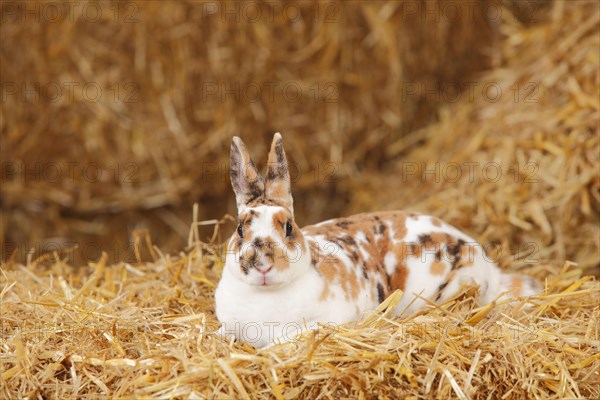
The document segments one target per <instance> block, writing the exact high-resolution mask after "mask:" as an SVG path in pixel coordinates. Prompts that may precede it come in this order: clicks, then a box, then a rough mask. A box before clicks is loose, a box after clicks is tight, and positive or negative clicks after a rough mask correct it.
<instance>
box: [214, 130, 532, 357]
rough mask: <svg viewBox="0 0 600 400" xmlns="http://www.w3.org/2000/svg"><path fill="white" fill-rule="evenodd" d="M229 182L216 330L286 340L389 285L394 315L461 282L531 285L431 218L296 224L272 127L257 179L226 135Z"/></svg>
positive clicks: (488, 286)
mask: <svg viewBox="0 0 600 400" xmlns="http://www.w3.org/2000/svg"><path fill="white" fill-rule="evenodd" d="M234 164H238V165H245V166H246V169H245V170H242V169H241V168H239V169H237V170H236V168H234V167H233V166H234ZM242 174H244V178H245V179H242V178H241V175H242ZM286 176H287V177H288V178H287V179H288V180H287V181H286V180H285V178H286ZM232 183H233V186H234V190H235V192H236V196H237V200H238V212H239V216H238V218H239V221H240V224H239V226H238V231H237V233H234V235H233V237H232V238H231V240H230V242H229V245H228V252H227V258H226V262H225V268H224V271H223V276H222V278H221V281H220V282H219V285H218V287H217V290H216V293H215V301H216V306H217V307H216V313H217V317H218V319H219V321H221V323H222V327H221V333H222V334H224V335H233V336H235V337H236V338H237V339H240V340H244V341H247V342H249V343H251V344H253V345H255V346H258V347H263V346H265V345H267V344H269V343H272V342H273V341H274V340H275V339H280V340H290V339H292V338H293V337H294V336H295V334H296V333H297V332H298V331H299V330H304V329H307V328H308V329H310V328H316V327H317V323H322V324H341V323H345V322H350V321H353V320H357V319H359V318H361V316H362V315H363V314H364V313H366V312H369V311H371V310H373V309H374V308H375V307H377V305H378V304H379V303H381V302H382V301H383V300H384V299H385V298H386V297H387V296H388V295H389V294H390V293H391V292H393V291H394V290H396V289H401V290H402V291H404V293H405V294H404V296H403V297H402V299H401V301H400V303H399V304H398V306H397V309H396V313H397V314H400V313H402V314H408V313H410V312H413V311H415V310H418V309H420V308H422V307H423V306H424V305H425V304H426V302H425V300H423V299H428V300H430V301H434V302H435V301H443V300H444V299H446V298H448V297H449V296H452V295H453V294H455V293H456V292H457V290H458V289H459V288H460V286H461V285H462V284H463V283H476V284H478V285H479V286H480V297H479V300H480V301H481V302H483V303H487V302H490V301H492V300H494V299H495V298H497V297H498V296H499V295H501V294H502V293H504V292H508V293H512V294H513V295H533V294H535V293H536V292H537V291H538V290H539V287H538V286H537V283H536V282H534V281H533V280H532V279H530V278H529V277H527V276H524V275H507V274H503V273H502V272H501V271H500V270H499V269H498V267H496V265H495V264H494V263H493V262H492V261H490V260H488V259H486V257H485V253H484V251H483V249H482V247H481V246H480V245H479V244H478V243H477V242H476V241H475V240H473V239H472V238H470V237H469V236H467V235H465V234H464V233H462V232H461V231H459V230H458V229H456V228H454V227H452V226H450V225H448V224H445V223H444V222H442V221H440V220H439V219H437V218H435V217H430V216H425V215H420V214H416V213H408V212H403V211H388V212H379V213H368V214H358V215H354V216H351V217H347V218H339V219H333V220H329V221H325V222H321V223H319V224H316V225H312V226H307V227H305V228H303V229H299V228H298V227H297V226H296V225H295V222H294V220H293V203H292V198H291V193H290V189H289V175H287V161H286V160H285V155H284V153H283V147H282V144H281V137H280V136H279V135H278V134H276V136H275V138H274V140H273V145H272V147H271V152H270V153H269V167H268V174H267V182H266V185H265V183H264V182H263V181H262V178H260V175H259V174H258V173H257V172H256V171H255V168H254V165H253V164H252V162H251V161H250V159H249V157H248V155H247V152H246V149H245V147H243V143H241V141H239V139H237V138H236V139H234V144H233V145H232ZM265 186H266V187H265Z"/></svg>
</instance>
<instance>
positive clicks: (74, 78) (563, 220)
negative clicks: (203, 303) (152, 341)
mask: <svg viewBox="0 0 600 400" xmlns="http://www.w3.org/2000/svg"><path fill="white" fill-rule="evenodd" d="M599 7H600V6H599V4H598V2H596V1H572V2H570V1H509V0H506V1H483V0H482V1H476V0H465V1H462V0H456V1H454V0H452V1H412V0H411V1H398V0H395V1H373V2H371V1H369V2H367V1H364V2H363V1H350V2H341V1H318V2H316V1H278V0H275V1H270V2H266V3H263V2H256V1H242V2H230V1H227V2H215V1H207V2H203V1H181V2H160V1H148V2H147V1H123V2H110V1H78V2H33V1H22V2H21V1H2V3H1V18H2V24H1V27H0V35H1V45H0V47H1V48H0V67H1V70H0V71H1V85H2V87H1V89H2V90H1V96H2V100H1V107H2V110H1V115H0V131H1V143H0V145H1V146H0V147H1V150H0V151H1V160H2V161H1V164H2V165H1V166H2V171H1V172H2V176H1V182H0V183H1V197H0V207H1V213H2V214H1V220H2V221H1V226H0V239H1V242H2V260H3V261H6V260H14V261H20V262H23V261H25V260H26V259H27V258H28V257H29V258H31V259H33V260H35V259H38V261H40V262H43V260H44V259H46V258H45V257H55V256H56V255H58V256H59V257H61V258H63V259H64V260H65V262H68V263H71V264H73V265H79V264H81V263H84V264H85V263H87V261H89V260H96V259H97V258H98V257H99V256H100V254H101V252H102V251H106V252H107V253H108V255H109V258H110V260H111V261H114V262H116V261H119V260H126V261H135V260H136V257H135V255H134V252H133V246H132V243H133V242H134V241H135V238H136V237H138V238H139V237H141V236H144V235H145V236H144V237H145V238H151V240H152V243H154V244H155V245H156V246H157V247H158V248H160V249H161V250H162V251H163V252H169V253H178V252H180V251H184V250H185V249H186V246H187V245H188V233H189V228H190V223H191V222H192V207H193V204H194V203H198V216H197V220H199V221H202V220H212V219H220V218H222V217H223V216H224V215H225V214H230V215H235V212H236V210H235V202H234V198H233V192H232V190H231V186H230V183H229V170H228V168H229V146H230V142H231V138H232V136H233V135H239V136H241V137H242V139H243V140H244V141H245V142H246V144H247V145H248V147H249V150H250V152H251V154H252V157H253V158H254V160H255V162H256V163H257V164H258V165H259V166H264V164H265V162H266V155H267V151H268V146H269V144H270V140H271V138H272V135H273V133H274V132H277V131H280V132H282V134H283V137H284V143H285V146H286V150H287V154H288V159H289V161H290V164H291V171H292V181H293V183H292V184H293V192H294V196H295V209H296V219H297V221H298V223H299V224H300V225H307V224H311V223H315V222H317V221H320V220H323V219H327V218H333V217H337V216H342V215H346V214H350V213H356V212H363V211H375V210H382V209H411V210H416V211H421V212H426V213H431V214H434V215H437V216H439V217H441V218H443V219H445V220H447V221H448V222H450V223H452V224H454V225H456V226H458V227H460V228H462V229H464V230H466V231H467V232H469V233H470V234H471V235H473V236H474V237H476V238H478V239H479V240H481V241H482V242H483V243H485V244H486V245H489V248H488V251H490V253H492V254H494V255H495V256H496V257H497V258H498V260H499V262H500V264H501V265H502V266H503V267H512V268H525V267H528V266H531V265H534V266H540V265H546V264H547V265H554V266H556V265H562V263H563V261H564V260H566V259H568V260H572V261H575V262H578V263H579V265H580V266H581V267H583V268H585V269H586V270H587V271H588V272H589V273H597V271H598V266H599V259H600V253H599V251H600V250H599V249H600V244H599V240H600V239H599V237H600V228H599V226H600V223H599V222H600V221H599V218H600V177H599V169H600V164H599V160H600V151H599V133H600V129H599V121H600V117H599V115H600V114H599V113H600V105H599V98H600V77H599V65H600V61H599V54H600V52H599V50H600V37H599V29H600V8H599ZM233 227H234V226H233V224H231V223H226V224H225V225H223V227H222V229H223V233H224V234H225V235H228V234H230V233H231V232H232V231H233ZM200 229H201V238H202V239H203V240H208V238H209V237H210V236H211V235H212V232H213V227H212V226H211V225H206V226H202V227H201V228H200ZM140 235H141V236H140ZM224 239H225V237H222V238H221V240H224ZM140 257H141V258H143V259H150V258H151V257H152V255H151V254H142V255H140ZM539 268H543V267H539Z"/></svg>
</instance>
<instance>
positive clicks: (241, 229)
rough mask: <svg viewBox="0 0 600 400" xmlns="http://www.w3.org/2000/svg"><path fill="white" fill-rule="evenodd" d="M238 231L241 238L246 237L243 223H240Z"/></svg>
mask: <svg viewBox="0 0 600 400" xmlns="http://www.w3.org/2000/svg"><path fill="white" fill-rule="evenodd" d="M237 233H238V235H240V237H241V238H243V237H244V227H243V226H242V224H239V225H238V228H237Z"/></svg>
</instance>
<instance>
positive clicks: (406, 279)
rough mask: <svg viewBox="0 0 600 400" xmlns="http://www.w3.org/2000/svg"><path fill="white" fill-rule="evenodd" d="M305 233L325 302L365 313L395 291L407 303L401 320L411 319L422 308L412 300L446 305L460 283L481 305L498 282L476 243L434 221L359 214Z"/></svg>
mask: <svg viewBox="0 0 600 400" xmlns="http://www.w3.org/2000/svg"><path fill="white" fill-rule="evenodd" d="M302 231H303V233H304V236H305V238H306V239H307V241H308V243H309V247H310V251H311V263H312V266H313V267H314V268H315V269H316V270H317V271H318V272H319V274H320V275H321V276H322V277H323V279H324V280H325V281H326V284H325V285H324V287H323V291H322V293H321V295H320V297H319V300H320V301H322V302H329V301H331V302H339V301H340V300H343V301H345V302H351V303H354V304H355V305H356V309H357V310H360V311H365V310H369V309H372V308H373V307H375V306H376V305H377V304H379V303H380V302H382V301H383V300H384V299H385V298H386V297H387V296H388V295H389V294H390V293H391V292H393V291H394V290H396V289H400V290H402V291H404V292H405V293H406V295H405V296H404V297H403V299H402V301H401V303H400V304H399V306H398V312H402V311H403V310H404V309H405V308H408V310H407V311H412V310H415V309H418V308H420V307H421V306H422V305H423V303H424V301H423V300H422V299H419V298H417V299H415V296H414V294H417V295H418V296H417V297H422V298H427V299H429V300H432V301H439V300H443V299H444V298H446V297H448V296H450V295H452V294H453V293H454V292H456V290H458V289H459V287H460V285H461V283H463V282H465V281H473V282H475V283H477V284H479V285H480V286H481V292H482V293H481V295H482V298H483V300H488V299H487V298H488V297H490V295H491V293H490V291H488V290H487V289H488V288H489V287H490V286H491V284H494V283H497V282H498V280H499V279H500V272H499V270H498V269H497V268H496V266H495V264H494V263H493V262H492V261H490V260H488V259H486V257H485V253H484V251H483V249H482V247H481V246H480V245H479V244H478V243H477V242H476V241H475V240H474V239H472V238H470V237H469V236H468V235H466V234H464V233H462V232H461V231H459V230H458V229H456V228H454V227H452V226H450V225H448V224H446V223H444V222H442V221H441V220H440V219H438V218H436V217H430V216H427V215H421V214H417V213H410V212H405V211H388V212H379V213H364V214H357V215H354V216H351V217H347V218H338V219H333V220H328V221H325V222H321V223H319V224H316V225H312V226H307V227H305V228H303V229H302ZM490 300H491V299H490ZM411 302H412V304H411Z"/></svg>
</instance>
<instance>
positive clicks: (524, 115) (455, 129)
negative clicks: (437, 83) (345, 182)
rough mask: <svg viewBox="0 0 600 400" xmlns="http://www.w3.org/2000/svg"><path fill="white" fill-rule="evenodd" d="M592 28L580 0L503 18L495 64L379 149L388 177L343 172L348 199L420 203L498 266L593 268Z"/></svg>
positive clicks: (598, 193)
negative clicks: (528, 17) (530, 18)
mask: <svg viewBox="0 0 600 400" xmlns="http://www.w3.org/2000/svg"><path fill="white" fill-rule="evenodd" d="M599 26H600V9H599V7H598V4H597V3H584V2H577V4H576V5H571V4H567V3H565V2H558V3H556V4H555V5H554V8H553V9H552V11H551V13H550V14H549V16H548V20H546V21H544V22H543V23H540V24H537V25H534V26H530V27H527V28H523V27H522V26H520V25H519V24H515V23H513V21H512V20H511V19H510V18H509V19H508V20H506V21H504V23H503V24H502V29H501V31H502V33H503V34H504V35H505V40H504V41H503V42H502V46H501V52H500V55H501V59H500V60H499V61H498V62H499V64H498V66H497V67H496V68H494V69H493V70H491V71H489V72H487V73H485V74H483V75H482V76H481V77H480V78H479V79H477V80H476V81H475V82H474V83H473V84H472V85H471V87H470V88H471V93H468V92H466V91H465V92H463V95H462V97H461V99H460V101H458V102H456V103H455V104H451V105H444V106H443V107H442V108H441V110H440V113H439V122H437V123H434V124H431V125H429V126H427V127H425V128H423V129H421V130H417V131H415V132H413V133H411V134H410V135H409V136H408V137H405V138H402V139H400V140H398V142H397V143H396V144H394V145H392V146H390V147H389V148H388V156H390V157H391V158H395V159H396V161H395V165H394V166H393V167H391V168H390V170H389V171H388V173H387V174H386V175H391V176H394V177H395V178H396V179H397V180H398V182H399V184H398V185H390V183H389V180H387V179H376V180H373V179H371V178H367V179H358V180H357V181H354V182H352V185H353V189H352V191H356V192H360V194H358V195H357V196H355V198H354V199H355V201H353V202H351V204H352V206H353V207H352V209H353V210H356V211H358V210H362V209H364V208H367V207H373V203H375V204H376V205H375V207H391V208H413V209H417V210H422V211H427V212H430V213H433V214H435V215H438V216H440V217H443V218H444V219H446V220H448V221H450V222H451V223H454V224H456V225H457V226H460V227H463V228H465V229H467V230H469V231H471V232H477V233H478V235H479V239H480V240H481V242H482V243H491V244H494V245H495V246H496V250H497V253H498V254H497V256H498V257H499V259H500V262H501V264H503V265H510V264H512V265H513V266H517V267H522V266H525V265H527V264H530V265H531V264H539V263H548V262H550V263H557V264H558V263H561V262H562V261H563V260H565V259H569V260H575V261H577V262H578V263H579V265H580V266H581V267H582V268H584V269H585V270H586V271H587V273H590V274H596V275H599V274H600V271H599V270H598V267H599V266H600V261H599V260H600V224H599V222H600V220H599V215H600V214H599V213H600V135H599V134H600V131H599V126H600V100H599V99H600V72H599V68H598V67H599V65H600V60H599V57H600V52H598V51H594V49H595V50H599V49H600V36H599V35H598V31H599ZM416 141H419V143H420V144H419V146H414V147H412V148H410V147H409V144H410V143H414V142H416ZM407 143H408V144H407ZM407 149H408V150H407ZM370 193H380V194H381V196H380V197H379V198H376V199H373V198H372V197H371V196H370ZM542 275H543V274H542Z"/></svg>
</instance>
